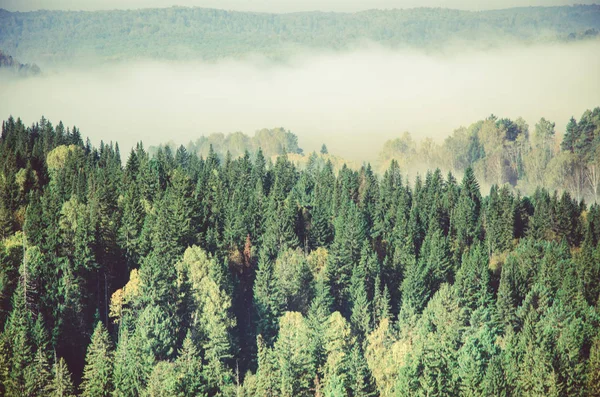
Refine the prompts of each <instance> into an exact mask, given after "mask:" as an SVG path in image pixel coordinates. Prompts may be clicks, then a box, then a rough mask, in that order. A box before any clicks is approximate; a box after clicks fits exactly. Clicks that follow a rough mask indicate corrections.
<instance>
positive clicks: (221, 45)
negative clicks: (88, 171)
mask: <svg viewBox="0 0 600 397" xmlns="http://www.w3.org/2000/svg"><path fill="white" fill-rule="evenodd" d="M598 31H600V5H576V6H564V7H527V8H511V9H504V10H491V11H478V12H475V11H460V10H451V9H442V8H416V9H405V10H396V9H394V10H370V11H363V12H357V13H331V12H329V13H323V12H303V13H290V14H268V13H251V12H235V11H224V10H216V9H205V8H185V7H171V8H164V9H137V10H112V11H93V12H89V11H88V12H82V11H47V10H46V11H43V10H42V11H35V12H9V11H7V10H3V9H0V49H3V50H4V51H6V52H8V53H9V54H11V55H13V56H16V57H19V58H21V59H27V60H35V61H36V62H38V64H44V63H52V62H57V63H61V62H62V63H64V62H65V60H68V63H69V64H72V63H73V62H90V63H95V62H103V61H115V60H128V59H129V60H130V59H148V58H153V59H205V60H216V59H221V58H239V57H244V56H252V55H264V56H267V57H270V58H278V59H281V58H287V57H289V56H290V55H292V54H295V53H297V52H298V51H299V50H302V49H308V50H310V51H314V50H351V49H354V48H356V47H358V46H360V45H363V44H364V43H365V42H371V43H377V44H379V45H382V46H384V47H387V48H406V47H408V48H421V49H429V50H435V49H440V48H443V47H444V46H446V45H460V46H464V45H465V44H468V45H471V46H473V47H476V48H488V47H494V46H500V45H506V44H533V43H540V42H557V41H573V40H581V39H589V38H592V39H594V38H597V36H598Z"/></svg>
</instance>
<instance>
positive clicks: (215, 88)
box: [0, 40, 600, 163]
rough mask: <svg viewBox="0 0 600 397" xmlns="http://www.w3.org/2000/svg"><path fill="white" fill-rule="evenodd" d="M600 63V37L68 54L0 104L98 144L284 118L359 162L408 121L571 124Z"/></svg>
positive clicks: (316, 142) (442, 131)
mask: <svg viewBox="0 0 600 397" xmlns="http://www.w3.org/2000/svg"><path fill="white" fill-rule="evenodd" d="M598 70H600V42H598V41H595V40H593V41H586V42H577V43H568V44H552V45H547V44H545V45H531V46H523V45H521V46H507V47H504V48H500V49H493V50H487V51H481V50H472V49H469V48H461V47H455V48H451V49H448V50H446V51H444V52H443V53H433V54H427V53H424V52H419V51H416V50H413V51H409V50H403V51H394V50H390V49H384V48H382V47H377V46H375V45H372V46H369V47H365V48H363V49H360V50H356V51H351V52H345V53H341V54H340V53H329V52H310V53H309V52H306V53H302V54H298V55H296V56H294V57H292V58H291V59H289V60H287V61H282V62H276V61H272V60H267V59H264V58H249V59H244V60H224V61H220V62H200V61H170V62H169V61H137V62H119V63H108V64H101V65H99V66H97V67H87V68H72V67H69V66H68V65H63V66H61V67H60V68H54V69H52V68H51V69H48V70H45V71H44V74H43V75H42V76H39V77H35V78H14V76H11V75H8V74H6V75H4V76H2V77H0V84H1V85H2V86H3V92H4V93H5V94H3V95H1V96H0V109H2V112H3V113H4V114H5V117H7V116H8V115H9V114H12V115H15V116H19V117H21V118H22V119H23V120H24V121H25V122H26V123H27V124H29V123H32V122H35V121H37V120H38V119H39V118H40V116H41V115H44V116H45V117H46V118H48V119H51V120H64V122H65V123H67V124H68V125H73V124H74V125H76V126H77V127H79V128H80V129H81V130H82V131H84V134H85V135H86V136H89V137H90V138H91V140H92V142H93V143H96V144H97V143H99V141H100V140H104V141H105V142H108V141H114V142H117V141H118V142H119V144H120V145H121V147H122V148H129V147H132V146H133V145H135V143H136V142H138V141H140V140H143V141H144V143H145V144H146V145H158V144H160V143H166V142H168V141H173V142H175V143H177V144H184V145H186V144H187V143H188V142H190V141H194V140H196V139H198V138H199V137H200V136H202V135H208V134H210V133H214V132H222V133H230V132H236V131H242V132H244V133H246V134H249V135H252V134H253V133H254V132H255V131H256V130H259V129H261V128H272V127H281V126H282V127H284V128H286V129H288V130H290V131H292V132H293V133H295V134H296V135H298V137H299V141H300V146H301V147H302V148H304V149H305V151H306V152H310V151H312V150H318V149H319V148H320V146H321V144H323V143H325V144H327V145H329V147H330V148H331V150H332V151H333V152H334V153H335V154H337V155H340V156H342V157H344V158H347V159H349V160H352V161H356V162H359V163H360V162H363V161H374V160H376V159H377V154H378V153H379V151H380V150H381V147H382V145H383V143H384V142H385V141H386V140H388V139H391V138H395V137H398V136H400V135H401V134H402V133H403V132H405V131H408V132H410V133H411V134H412V135H413V138H414V139H416V140H419V139H422V138H425V137H431V138H433V139H434V140H437V141H441V140H443V139H444V138H445V137H447V136H448V135H450V134H451V133H452V131H453V130H454V129H456V128H458V127H460V126H468V125H469V124H470V123H472V122H475V121H477V120H480V119H483V118H485V117H487V116H489V115H490V114H495V115H497V116H500V117H507V118H512V119H515V118H517V117H519V116H521V117H523V118H524V119H525V120H526V121H527V122H528V123H529V124H530V125H533V124H535V123H536V122H537V121H538V120H539V119H540V118H541V117H546V118H547V119H550V120H552V121H554V122H556V124H557V131H558V132H559V133H562V132H563V131H564V127H565V125H566V123H567V121H568V120H569V118H570V117H571V116H575V117H577V116H578V115H580V114H581V113H583V111H584V110H585V109H588V108H590V107H593V106H594V105H595V104H598V103H600V73H597V71H598Z"/></svg>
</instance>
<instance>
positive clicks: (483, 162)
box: [379, 107, 600, 202]
mask: <svg viewBox="0 0 600 397" xmlns="http://www.w3.org/2000/svg"><path fill="white" fill-rule="evenodd" d="M392 160H396V161H399V162H400V164H401V166H402V167H403V168H405V169H410V170H420V171H421V172H425V171H426V170H427V169H434V168H436V167H440V168H441V169H446V170H451V171H453V172H454V173H456V174H457V175H462V174H463V173H464V172H465V170H466V169H467V168H469V167H471V168H473V170H474V171H475V175H476V176H477V178H478V180H479V181H481V182H482V184H484V185H485V186H491V185H503V184H508V185H510V186H512V187H514V188H516V189H517V190H519V191H520V192H522V193H523V194H527V195H532V194H534V193H535V190H536V188H537V187H546V188H547V189H550V190H558V191H559V192H562V191H567V192H569V193H570V194H571V196H572V197H573V198H575V199H577V200H582V199H585V200H587V201H588V202H598V200H600V190H599V187H600V107H597V108H595V109H593V110H586V111H585V112H584V113H583V114H582V115H581V118H580V119H579V120H576V119H575V118H571V120H570V121H569V122H568V123H567V127H566V131H565V133H564V134H563V136H562V141H561V139H560V138H559V137H558V136H557V135H556V129H555V123H553V122H551V121H549V120H546V119H545V118H542V119H540V120H539V121H538V122H537V123H536V124H535V126H534V127H533V128H530V127H529V125H527V123H526V122H525V120H523V119H522V118H518V119H516V120H514V121H513V120H510V119H506V118H498V117H496V116H494V115H492V116H490V117H488V118H487V119H485V120H480V121H477V122H476V123H473V124H471V125H470V126H469V127H468V128H465V127H461V128H459V129H457V130H455V131H454V132H453V133H452V135H450V136H449V137H448V138H446V139H445V141H444V142H443V143H442V144H437V143H436V142H434V141H432V140H430V139H425V140H424V141H422V142H416V141H414V140H413V139H412V137H411V135H410V134H409V133H405V134H404V135H403V136H401V137H399V138H396V139H394V140H391V141H388V142H386V144H385V145H384V147H383V150H382V151H381V153H380V156H379V163H380V164H381V165H382V167H384V168H383V169H385V167H387V166H388V165H389V163H390V161H392ZM413 173H414V171H413Z"/></svg>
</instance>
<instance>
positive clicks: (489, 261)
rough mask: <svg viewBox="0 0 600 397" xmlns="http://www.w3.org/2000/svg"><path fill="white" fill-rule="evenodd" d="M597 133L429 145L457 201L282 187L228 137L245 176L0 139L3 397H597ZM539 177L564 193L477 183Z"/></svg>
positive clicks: (8, 136)
mask: <svg viewBox="0 0 600 397" xmlns="http://www.w3.org/2000/svg"><path fill="white" fill-rule="evenodd" d="M1 15H2V14H1V12H0V18H3V17H2V16H1ZM596 126H597V112H596V111H590V112H586V113H585V114H584V115H583V116H582V118H581V120H580V121H579V122H577V123H575V124H570V127H569V128H571V130H572V131H571V132H573V133H574V134H575V135H574V138H573V142H572V144H569V142H568V139H567V138H565V139H566V140H567V144H569V145H572V148H567V150H565V151H563V152H561V153H558V155H556V154H557V149H555V146H556V144H555V142H554V139H555V137H554V135H555V132H554V125H553V123H551V122H549V121H547V120H545V119H542V120H540V121H539V122H538V123H537V124H536V127H535V131H534V133H533V135H532V136H531V138H528V137H527V136H528V127H527V125H526V124H525V123H524V121H523V120H521V119H517V120H515V121H512V120H508V119H498V118H496V117H495V116H491V117H489V118H488V119H486V120H483V121H481V122H479V123H476V124H474V125H473V126H471V127H469V128H468V129H465V130H461V131H457V132H456V133H455V134H454V135H453V136H452V137H451V138H449V139H448V140H447V141H446V143H444V145H445V146H446V149H447V148H448V147H452V148H454V149H456V151H457V153H456V155H457V156H458V157H457V158H455V159H454V161H455V162H456V164H457V165H456V167H458V165H460V167H462V168H461V171H462V170H463V169H464V170H465V171H464V177H463V181H462V183H461V184H460V185H459V184H458V183H457V182H456V180H455V178H454V177H453V176H452V174H448V176H447V178H446V179H444V177H443V176H442V173H441V171H439V170H436V171H431V172H427V173H426V174H425V176H424V178H420V177H419V178H417V179H416V180H415V183H414V184H412V183H411V181H410V180H408V179H407V180H406V181H405V180H404V179H403V178H405V176H404V175H403V174H402V173H401V172H400V167H401V164H402V163H401V162H400V163H399V162H397V161H395V160H391V161H390V163H389V168H388V169H387V171H386V172H385V173H384V174H383V175H382V176H381V178H380V177H378V176H377V175H376V174H375V173H374V172H373V170H372V169H371V167H370V166H369V165H364V166H363V167H361V168H360V169H358V170H353V169H351V168H349V167H348V166H343V167H340V168H339V170H338V172H337V173H335V172H334V167H333V165H332V163H330V162H325V158H326V157H325V156H329V155H325V154H322V155H320V156H319V155H317V154H315V155H312V156H311V157H310V159H309V161H308V163H307V165H306V168H302V169H301V168H298V167H297V166H296V165H295V163H294V162H295V161H296V160H297V158H299V157H300V155H299V154H298V153H295V154H294V153H284V149H283V144H282V142H283V141H286V140H288V141H286V142H287V143H286V144H285V145H286V146H285V147H286V149H285V151H287V152H289V151H294V147H295V146H294V145H297V141H295V140H294V137H292V136H290V135H288V134H287V133H285V134H283V132H282V131H280V132H282V135H281V136H280V135H279V132H277V133H276V134H275V135H276V136H278V137H280V138H281V139H283V140H282V141H277V142H271V143H272V145H271V146H272V147H271V149H269V150H275V151H276V152H278V153H280V154H281V155H280V156H279V157H278V158H277V159H274V163H273V161H271V160H269V161H267V160H266V159H265V158H264V155H263V153H262V151H261V150H258V149H257V151H256V154H255V155H254V154H252V155H251V154H250V153H249V152H248V153H247V152H245V149H246V148H247V146H248V145H250V146H251V145H252V144H251V143H249V141H247V140H245V139H244V138H243V136H240V135H239V134H238V135H236V136H235V137H231V139H230V140H229V141H228V143H227V145H234V146H235V147H237V148H238V149H240V150H241V148H244V152H243V154H242V153H240V154H241V156H240V157H237V156H234V155H231V154H230V155H227V156H225V157H224V158H223V159H220V158H219V156H218V154H217V151H216V150H214V149H210V146H209V148H208V153H207V156H206V158H202V157H198V155H197V154H196V152H195V151H194V150H192V149H191V148H188V149H186V148H183V147H180V148H179V149H177V150H176V151H175V150H173V149H172V148H171V147H170V146H166V147H162V148H160V149H159V150H157V151H156V153H155V154H154V155H153V156H150V155H149V154H147V153H146V152H145V151H144V149H143V146H142V145H141V143H140V144H138V145H137V146H136V148H135V149H134V150H132V152H131V154H130V155H129V159H128V160H127V163H126V165H125V166H124V167H123V166H122V165H121V160H120V154H119V150H118V146H117V145H112V144H111V145H105V144H103V143H102V144H101V145H100V147H99V148H98V149H96V148H93V147H92V146H91V144H86V145H84V144H83V142H82V140H81V136H80V135H79V131H78V130H77V129H76V128H73V129H65V127H64V126H63V125H62V123H59V124H58V125H57V126H56V127H54V126H53V125H52V124H50V123H49V122H48V121H47V120H45V119H42V120H40V122H39V123H37V124H34V125H33V126H31V127H29V128H26V127H25V126H24V125H23V124H22V122H21V121H20V120H17V121H15V120H14V119H12V118H9V120H8V121H6V122H5V123H4V124H3V130H2V137H1V139H0V159H1V160H0V185H1V186H0V187H2V189H0V208H4V210H5V211H4V213H2V214H3V215H2V214H0V215H2V216H0V218H2V217H3V220H4V221H5V222H4V223H2V225H3V226H6V227H5V228H3V229H2V233H4V236H5V238H3V239H2V240H1V241H0V325H2V333H1V334H0V394H2V395H11V396H12V395H31V396H41V395H52V394H54V395H72V394H73V393H75V391H80V392H81V393H82V395H86V396H103V395H114V396H132V397H134V396H139V395H169V396H171V395H172V396H186V395H199V396H218V395H221V396H231V395H234V394H235V395H238V396H240V395H245V396H273V397H275V396H296V395H298V396H309V395H321V396H323V395H327V396H347V395H351V396H374V395H380V396H391V395H402V396H404V395H417V396H419V395H423V396H424V395H473V396H475V395H494V396H496V395H500V396H509V395H559V396H566V395H569V396H570V395H580V396H585V395H598V390H597V387H596V385H597V383H598V379H597V378H598V377H597V375H596V374H597V372H598V361H599V360H598V356H599V354H598V331H597V330H598V328H599V327H600V316H599V314H598V307H599V304H598V301H599V291H600V286H599V284H598V276H599V275H600V267H599V265H598V263H600V260H599V258H600V246H599V245H598V244H599V242H600V209H599V207H598V206H597V205H592V206H590V207H588V206H586V205H585V203H583V202H581V201H580V200H579V199H580V198H582V197H584V196H585V197H591V193H592V192H591V190H592V188H591V184H590V180H589V179H590V178H591V177H592V174H589V172H590V171H591V170H593V166H594V164H595V163H594V161H595V158H593V156H592V155H590V153H588V151H587V149H586V145H588V144H590V139H592V141H591V142H592V143H591V144H592V145H595V143H594V142H595V141H594V140H596V139H597V129H596ZM275 135H273V134H272V133H271V132H264V133H260V134H257V137H258V138H256V139H259V140H262V141H261V142H262V143H261V145H267V143H269V142H268V141H269V139H274V138H273V137H274V136H275ZM277 139H279V138H277ZM569 139H570V138H569ZM287 145H289V146H287ZM223 147H225V146H223ZM223 147H221V149H222V148H223ZM57 148H58V149H57ZM389 148H392V149H394V148H395V149H398V150H402V151H406V153H407V154H408V155H410V156H413V155H415V156H417V155H420V154H423V153H424V152H423V151H424V150H427V153H429V154H431V155H433V154H435V152H436V150H437V149H436V147H435V145H434V144H433V143H432V142H429V143H424V144H422V145H420V146H419V145H416V143H415V142H412V141H411V138H410V136H408V135H406V136H405V137H403V138H402V139H400V140H399V141H395V142H394V143H393V144H392V145H390V146H389ZM217 149H218V150H221V149H219V148H217ZM395 149H394V150H395ZM252 156H255V157H252ZM295 156H298V157H295ZM536 156H538V157H539V158H537V159H534V160H535V161H538V160H539V161H541V163H535V162H529V160H528V159H529V158H535V157H536ZM431 158H432V157H431ZM556 159H558V160H556ZM48 161H49V162H50V164H49V163H48ZM532 161H533V160H532ZM545 162H547V164H545ZM540 164H542V165H543V167H548V168H549V171H548V173H549V174H552V173H553V172H554V171H557V172H558V171H560V172H562V173H563V174H560V173H558V174H556V175H559V177H558V179H560V180H564V183H565V184H567V185H568V184H570V185H569V186H570V187H568V188H564V186H563V187H561V189H562V191H561V192H560V193H559V192H558V191H556V192H551V191H549V190H547V189H545V188H539V189H537V190H536V191H535V192H534V193H533V195H532V196H530V197H527V196H521V195H520V194H518V193H514V192H513V191H512V189H511V187H510V186H508V185H505V184H503V185H502V186H492V188H491V189H490V194H489V195H488V196H487V197H482V196H481V193H480V188H479V182H478V179H477V178H479V180H481V181H482V182H485V183H487V182H489V181H490V180H492V179H493V180H496V182H498V181H497V180H501V181H503V182H508V183H510V184H513V185H514V184H515V183H518V182H519V181H533V179H528V173H529V172H530V171H532V170H536V171H535V172H537V173H538V174H539V175H544V177H545V173H544V172H541V171H540V170H541V168H540V167H542V165H540ZM544 164H545V165H544ZM470 166H473V168H471V167H470ZM494 167H496V168H494ZM536 167H537V168H536ZM48 170H49V172H48ZM492 171H493V172H492ZM574 171H581V172H582V174H580V176H581V177H582V178H583V177H586V178H588V179H585V178H583V179H581V180H580V181H584V180H588V182H586V183H587V185H586V184H581V185H577V184H573V183H575V182H577V181H575V180H574V179H568V175H567V174H569V173H570V174H569V175H571V174H573V172H574ZM586 173H588V174H586ZM539 175H538V177H539ZM586 175H587V176H586ZM476 176H477V178H476ZM538 177H536V178H538ZM482 178H483V179H482ZM515 178H516V179H515ZM538 180H539V181H541V180H542V179H541V177H540V178H538ZM515 181H516V182H515ZM496 182H495V183H496ZM540 183H541V182H540ZM561 183H562V182H561ZM554 187H557V186H554ZM526 193H527V192H526ZM109 317H110V319H111V321H108V320H109ZM94 326H95V329H94ZM113 338H115V339H116V340H115V341H114V342H115V347H114V351H113V348H112V342H113ZM255 340H256V344H254V341H255ZM51 363H54V366H52V365H51ZM71 373H72V374H73V376H72V377H71ZM71 378H72V379H71Z"/></svg>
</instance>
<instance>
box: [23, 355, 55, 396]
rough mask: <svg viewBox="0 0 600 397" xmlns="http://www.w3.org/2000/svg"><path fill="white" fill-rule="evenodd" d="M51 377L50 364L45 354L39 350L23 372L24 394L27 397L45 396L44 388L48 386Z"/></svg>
mask: <svg viewBox="0 0 600 397" xmlns="http://www.w3.org/2000/svg"><path fill="white" fill-rule="evenodd" d="M51 380H52V376H51V373H50V363H49V362H48V358H47V357H46V354H45V352H44V351H42V350H41V349H38V351H37V352H36V353H35V357H34V358H33V362H32V363H31V365H29V366H28V367H27V369H26V371H25V394H26V395H27V396H36V397H37V396H39V397H42V396H45V395H46V388H47V387H48V385H49V384H50V382H51Z"/></svg>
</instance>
